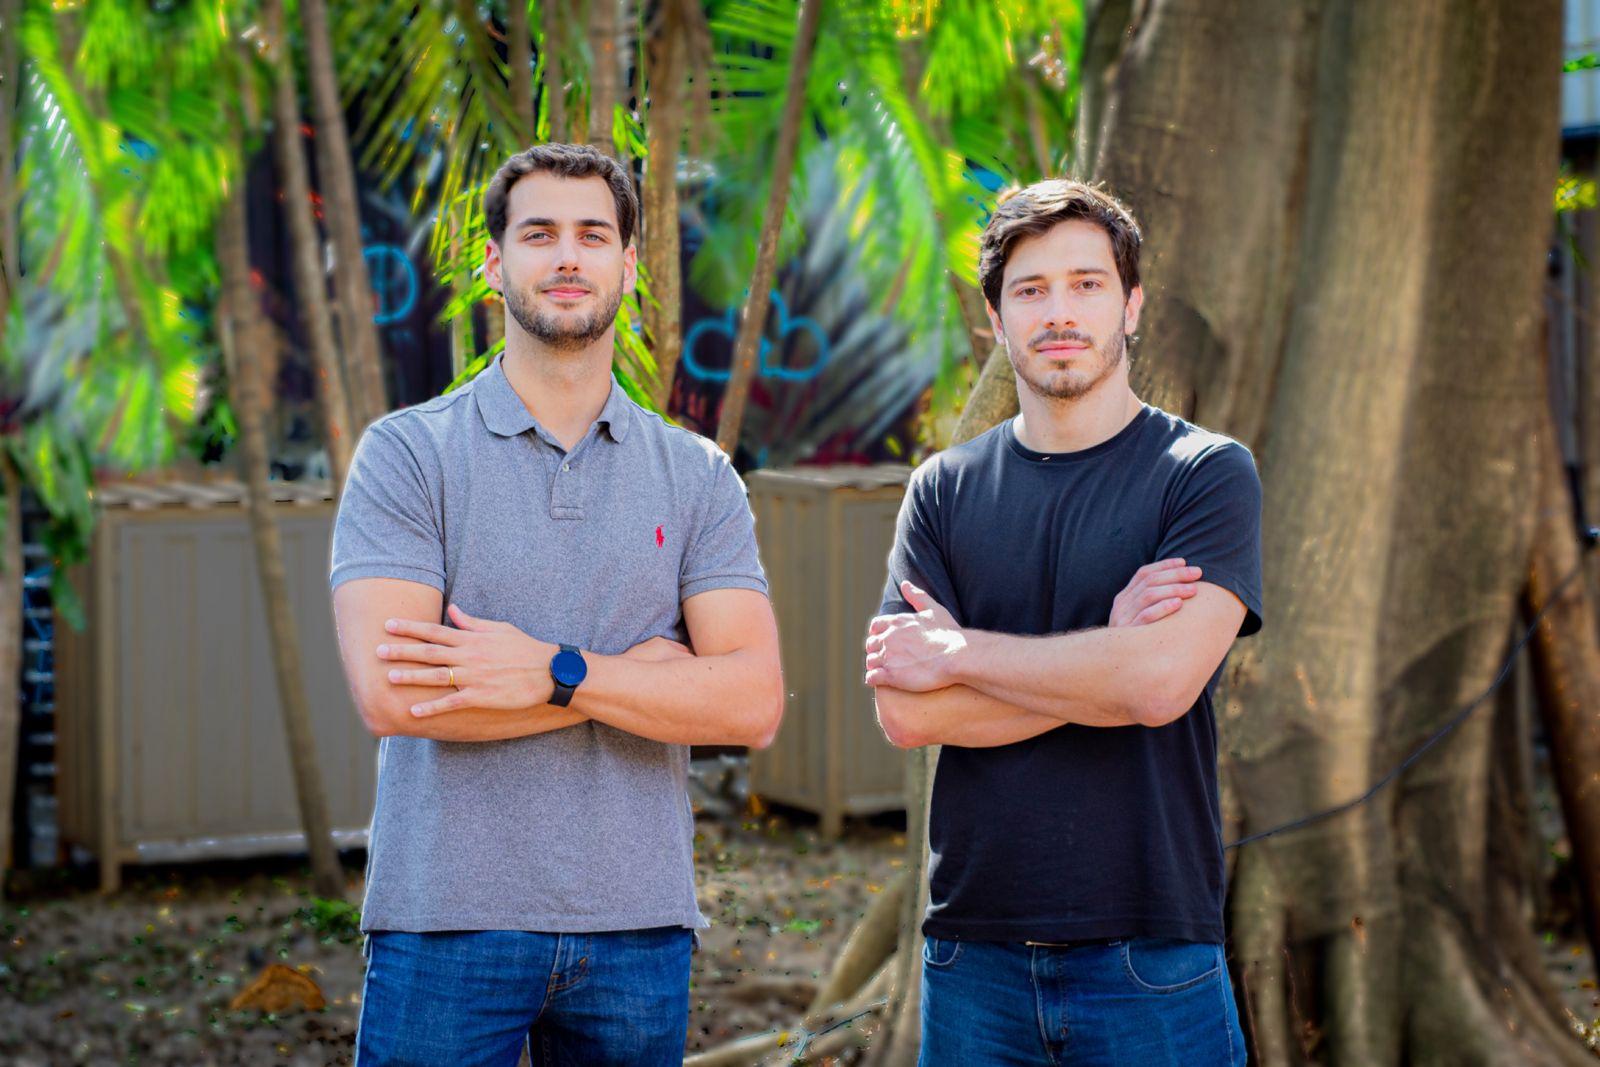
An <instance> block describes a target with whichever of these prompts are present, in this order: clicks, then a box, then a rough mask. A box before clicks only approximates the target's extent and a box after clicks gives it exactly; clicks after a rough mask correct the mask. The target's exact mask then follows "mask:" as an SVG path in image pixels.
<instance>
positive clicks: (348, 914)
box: [295, 897, 361, 945]
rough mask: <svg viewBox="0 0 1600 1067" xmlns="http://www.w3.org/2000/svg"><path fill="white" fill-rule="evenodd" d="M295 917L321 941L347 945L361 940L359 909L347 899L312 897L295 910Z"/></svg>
mask: <svg viewBox="0 0 1600 1067" xmlns="http://www.w3.org/2000/svg"><path fill="white" fill-rule="evenodd" d="M295 918H297V919H298V920H300V922H302V923H304V924H305V925H306V926H307V927H309V928H310V929H311V930H314V931H315V932H316V934H317V936H318V938H319V939H321V940H322V941H338V942H339V943H340V944H345V945H348V944H353V943H354V942H357V941H360V940H361V909H360V908H358V907H356V906H355V905H354V904H351V903H350V902H349V901H345V900H332V899H329V898H327V897H312V898H311V903H310V904H307V905H306V906H305V907H302V908H300V909H299V910H298V911H296V912H295Z"/></svg>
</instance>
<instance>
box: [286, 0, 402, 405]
mask: <svg viewBox="0 0 1600 1067" xmlns="http://www.w3.org/2000/svg"><path fill="white" fill-rule="evenodd" d="M300 17H301V19H302V21H303V22H304V24H305V37H306V69H307V74H308V75H309V81H310V83H311V111H312V114H313V116H315V118H316V124H317V125H316V145H317V176H318V178H319V179H320V180H321V184H322V193H323V217H324V218H325V219H326V220H327V224H328V233H329V235H330V236H331V237H332V239H333V255H334V264H333V287H334V291H335V293H337V295H338V300H339V339H340V341H341V343H342V346H343V347H342V354H343V356H344V360H345V366H346V368H347V374H346V380H347V381H349V383H350V391H351V393H352V395H353V397H354V402H353V404H352V405H351V407H352V410H353V411H354V413H355V416H356V427H355V428H356V430H357V431H359V430H361V429H363V428H365V427H366V425H367V423H369V422H371V421H372V420H373V419H376V418H377V417H378V416H379V415H382V414H383V413H384V412H386V411H388V410H389V397H388V391H387V389H386V388H385V386H384V382H383V363H382V358H383V356H382V349H381V348H380V346H379V343H378V328H377V326H376V325H375V324H374V323H373V321H372V320H373V307H374V302H373V296H372V280H371V278H370V277H369V276H368V273H367V261H366V259H365V258H364V256H363V255H362V241H361V200H360V196H359V194H358V193H357V190H356V168H355V161H354V159H353V158H352V157H351V155H350V137H349V134H348V133H347V132H346V130H345V124H344V108H343V106H342V105H341V104H340V102H339V80H338V76H337V75H336V74H335V68H334V62H333V45H332V42H331V40H330V39H329V37H328V11H327V6H326V3H325V0H300Z"/></svg>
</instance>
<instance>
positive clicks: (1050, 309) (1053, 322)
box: [1044, 295, 1078, 330]
mask: <svg viewBox="0 0 1600 1067" xmlns="http://www.w3.org/2000/svg"><path fill="white" fill-rule="evenodd" d="M1044 327H1045V329H1047V330H1075V329H1077V328H1078V312H1077V309H1076V308H1074V307H1073V306H1072V300H1071V299H1070V298H1069V297H1066V296H1056V295H1052V296H1051V297H1050V298H1049V303H1048V304H1047V305H1046V307H1045V308H1044Z"/></svg>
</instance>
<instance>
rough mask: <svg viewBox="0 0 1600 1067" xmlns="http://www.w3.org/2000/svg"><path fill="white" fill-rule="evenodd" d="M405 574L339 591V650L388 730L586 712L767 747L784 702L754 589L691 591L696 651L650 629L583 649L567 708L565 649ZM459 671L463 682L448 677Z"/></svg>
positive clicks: (464, 727)
mask: <svg viewBox="0 0 1600 1067" xmlns="http://www.w3.org/2000/svg"><path fill="white" fill-rule="evenodd" d="M443 607H444V597H443V594H441V593H440V592H439V591H438V590H437V589H434V588H433V587H432V586H429V585H424V584H422V583H421V582H410V581H405V580H402V579H398V578H357V579H354V580H352V581H348V582H345V583H344V584H343V585H340V586H339V587H338V588H337V589H335V590H334V594H333V609H334V618H335V621H336V622H337V625H338V632H339V654H340V657H341V658H342V659H343V661H344V669H345V677H346V678H347V680H348V681H349V683H350V690H351V694H352V695H353V696H354V698H355V703H356V708H357V710H358V711H359V712H360V713H361V718H362V720H363V721H364V722H365V723H366V725H367V729H368V730H370V731H371V732H372V733H373V734H374V735H376V736H379V737H388V736H393V735H401V736H407V737H426V738H431V739H433V740H437V741H500V740H505V739H507V738H513V737H527V736H529V735H532V734H540V733H545V732H547V731H550V730H558V729H561V728H562V727H566V726H571V725H573V724H574V723H578V722H582V721H583V720H585V719H592V720H594V721H596V722H603V723H606V724H608V725H610V726H613V727H616V728H617V729H619V730H625V731H627V732H628V733H632V734H637V735H638V736H640V737H645V738H648V739H650V740H653V741H663V742H667V743H669V744H734V745H750V746H754V747H762V746H765V745H768V744H770V743H771V741H772V737H773V735H774V734H775V733H776V732H777V729H778V721H779V718H780V717H781V715H782V712H783V678H782V672H781V670H780V668H779V662H778V628H777V623H776V621H775V620H774V618H773V615H772V605H771V603H770V602H769V601H768V600H767V598H766V597H765V596H763V595H762V594H761V593H757V592H754V591H752V590H748V589H715V590H711V591H709V592H705V593H700V594H697V595H695V596H692V597H689V598H688V599H687V600H685V601H684V602H683V618H684V623H685V624H686V625H687V627H688V630H689V640H690V642H691V644H692V645H693V646H694V647H693V651H690V650H689V649H688V648H685V647H684V646H683V645H680V644H678V643H677V642H675V641H670V640H667V639H666V638H659V637H658V638H652V639H650V640H648V641H645V642H642V643H640V644H638V645H635V646H634V647H633V648H630V649H629V650H628V651H626V652H624V653H622V654H621V655H616V656H602V655H598V654H596V653H593V652H589V651H587V650H586V651H585V652H584V659H585V660H586V661H587V663H588V667H589V672H588V677H587V678H585V680H584V682H583V684H582V685H581V686H579V687H578V691H577V693H576V694H575V695H574V696H573V698H572V702H571V704H570V705H569V706H568V707H565V708H558V707H553V706H551V705H550V704H549V700H550V698H551V695H552V694H553V692H554V688H555V683H554V681H553V680H552V679H551V677H550V670H549V664H550V658H551V656H553V655H554V654H555V652H556V650H557V648H558V646H557V645H554V644H551V643H549V642H547V641H540V640H538V639H536V638H534V637H531V636H529V635H528V634H525V633H523V632H522V631H521V630H519V629H517V628H516V627H515V626H512V625H511V624H510V623H504V622H494V621H490V620H485V619H477V618H474V617H473V616H470V615H468V614H466V613H465V612H464V611H462V610H461V609H460V608H458V607H456V606H455V605H453V604H452V605H450V608H449V618H450V619H451V621H452V622H454V623H455V626H454V627H448V626H440V625H437V624H435V623H429V622H421V621H418V620H422V619H438V618H440V617H441V614H442V612H441V609H442V608H443ZM452 671H453V673H454V678H455V686H456V688H452V687H451V684H450V677H451V672H452Z"/></svg>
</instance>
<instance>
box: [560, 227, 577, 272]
mask: <svg viewBox="0 0 1600 1067" xmlns="http://www.w3.org/2000/svg"><path fill="white" fill-rule="evenodd" d="M556 270H557V271H559V272H561V273H563V274H576V273H577V271H578V239H577V238H576V237H574V236H572V235H571V234H567V235H565V236H562V237H558V238H557V239H556Z"/></svg>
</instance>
